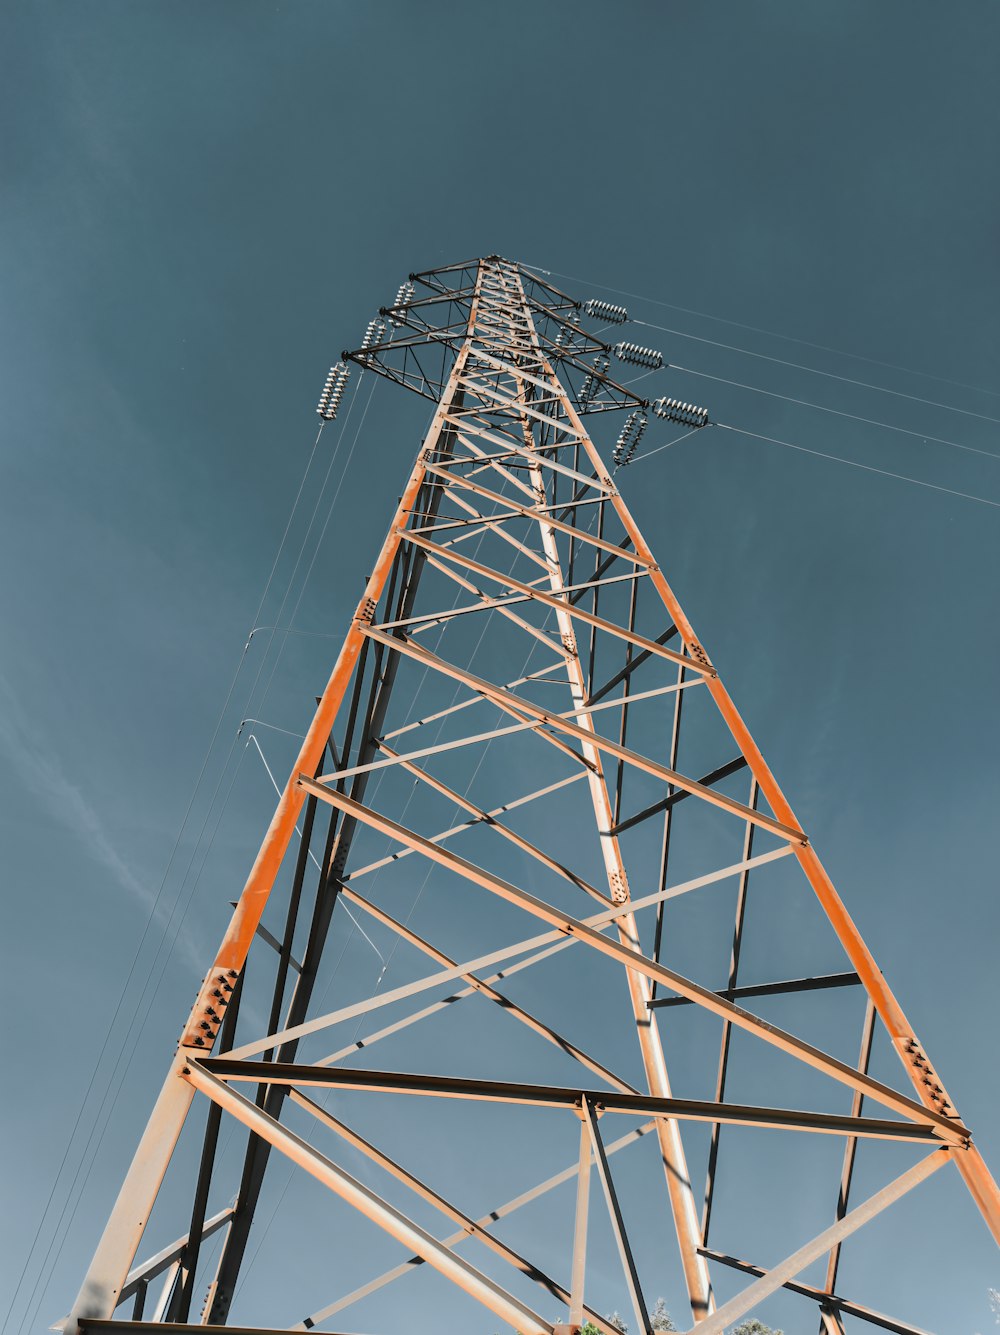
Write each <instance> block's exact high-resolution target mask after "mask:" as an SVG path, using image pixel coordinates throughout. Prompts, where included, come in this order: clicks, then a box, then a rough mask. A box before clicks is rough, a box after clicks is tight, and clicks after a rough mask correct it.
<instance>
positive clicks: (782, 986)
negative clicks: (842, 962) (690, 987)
mask: <svg viewBox="0 0 1000 1335" xmlns="http://www.w3.org/2000/svg"><path fill="white" fill-rule="evenodd" d="M860 984H861V979H860V978H859V977H858V975H857V974H856V973H854V972H853V971H848V972H847V973H824V974H818V975H817V976H816V977H815V978H789V979H786V980H785V981H784V982H781V983H756V984H750V985H749V986H747V987H726V988H723V989H722V991H721V992H716V994H715V995H716V996H717V997H725V998H726V1000H727V1001H735V1000H736V999H737V998H739V997H777V996H781V995H783V994H784V993H786V992H819V991H822V990H823V989H824V988H829V987H858V986H860ZM649 1004H650V1006H651V1007H652V1006H655V1007H657V1009H659V1008H660V1007H667V1006H691V1005H693V1004H694V1003H693V1002H691V1001H689V1000H688V998H687V997H657V998H656V1000H655V1001H651V1002H650V1003H649Z"/></svg>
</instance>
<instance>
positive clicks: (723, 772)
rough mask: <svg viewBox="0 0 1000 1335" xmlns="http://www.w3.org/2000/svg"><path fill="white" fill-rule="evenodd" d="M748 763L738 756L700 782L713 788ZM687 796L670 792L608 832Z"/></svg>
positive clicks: (627, 826)
mask: <svg viewBox="0 0 1000 1335" xmlns="http://www.w3.org/2000/svg"><path fill="white" fill-rule="evenodd" d="M633 666H635V665H633ZM590 703H592V701H591V702H590ZM746 763H747V762H746V757H745V756H737V757H736V759H735V760H730V761H729V762H728V763H727V764H725V765H720V766H719V768H718V769H713V770H712V771H711V772H710V773H709V774H706V775H704V777H703V778H701V779H699V780H698V782H699V783H700V784H701V785H702V786H703V787H705V788H711V786H712V784H713V783H720V782H721V781H722V780H723V779H727V778H728V777H729V775H730V774H737V773H739V771H740V770H741V769H745V768H746ZM685 797H690V793H687V792H685V791H684V790H683V789H681V790H680V791H679V792H674V793H668V794H667V796H666V797H661V798H660V800H659V801H658V802H654V803H653V804H652V806H648V807H644V808H643V809H642V811H637V812H636V813H635V815H634V816H629V817H628V819H627V820H623V821H620V822H619V823H618V824H617V825H614V826H612V828H611V829H610V830H609V831H608V833H609V834H624V833H625V831H626V830H631V828H632V826H633V825H639V824H640V823H641V822H642V821H644V820H649V818H650V816H656V815H658V814H659V813H660V812H661V811H669V810H670V808H671V807H675V806H676V805H677V803H678V802H682V801H683V800H684V798H685Z"/></svg>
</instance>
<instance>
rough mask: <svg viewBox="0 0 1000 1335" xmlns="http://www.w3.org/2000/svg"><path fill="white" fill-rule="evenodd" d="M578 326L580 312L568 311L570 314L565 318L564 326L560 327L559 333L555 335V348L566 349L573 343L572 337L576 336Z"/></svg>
mask: <svg viewBox="0 0 1000 1335" xmlns="http://www.w3.org/2000/svg"><path fill="white" fill-rule="evenodd" d="M579 324H580V312H579V311H570V313H569V314H568V315H567V316H566V323H565V324H564V325H560V327H559V333H558V334H556V340H555V342H556V347H557V348H565V347H568V346H569V344H570V343H572V342H573V337H574V335H575V334H576V331H577V329H578V327H579Z"/></svg>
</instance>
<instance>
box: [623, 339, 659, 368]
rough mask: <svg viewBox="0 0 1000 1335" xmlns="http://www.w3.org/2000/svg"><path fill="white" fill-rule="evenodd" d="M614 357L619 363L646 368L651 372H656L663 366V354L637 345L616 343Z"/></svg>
mask: <svg viewBox="0 0 1000 1335" xmlns="http://www.w3.org/2000/svg"><path fill="white" fill-rule="evenodd" d="M615 356H616V357H617V358H618V360H619V361H622V362H632V363H633V364H634V365H635V366H648V367H649V368H650V370H651V371H658V370H659V369H660V367H661V366H662V365H663V353H662V352H657V351H656V349H655V348H640V347H639V345H638V343H616V344H615Z"/></svg>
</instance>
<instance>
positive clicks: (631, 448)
mask: <svg viewBox="0 0 1000 1335" xmlns="http://www.w3.org/2000/svg"><path fill="white" fill-rule="evenodd" d="M645 430H646V414H645V413H644V412H643V411H642V409H641V408H636V409H635V410H634V411H633V412H630V413H629V415H628V417H626V418H625V424H624V426H623V427H622V429H621V431H619V433H618V441H617V443H616V445H615V448H614V449H613V450H612V451H611V458H612V460H613V461H614V463H615V465H616V467H618V468H624V467H625V466H626V464H630V463H631V462H632V455H633V454H635V447H636V446H637V445H638V444H639V441H640V440H642V433H643V432H644V431H645Z"/></svg>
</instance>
